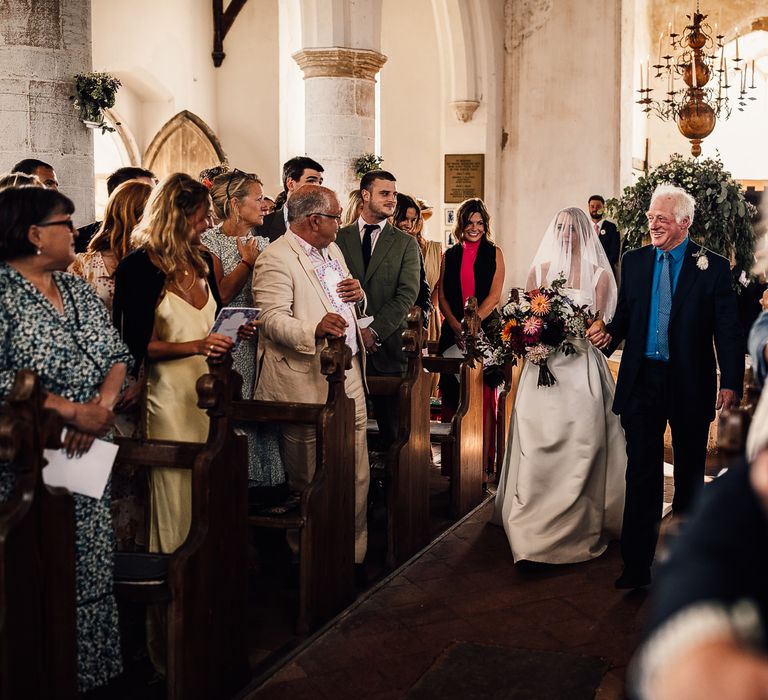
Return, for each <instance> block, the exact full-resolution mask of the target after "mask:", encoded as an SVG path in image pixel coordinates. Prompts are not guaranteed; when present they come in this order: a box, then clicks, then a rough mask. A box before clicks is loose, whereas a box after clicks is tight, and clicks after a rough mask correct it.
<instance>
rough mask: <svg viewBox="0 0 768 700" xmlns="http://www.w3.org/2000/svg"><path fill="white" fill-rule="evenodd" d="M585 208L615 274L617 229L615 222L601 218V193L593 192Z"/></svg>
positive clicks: (618, 247)
mask: <svg viewBox="0 0 768 700" xmlns="http://www.w3.org/2000/svg"><path fill="white" fill-rule="evenodd" d="M587 208H588V209H589V216H590V218H591V219H592V226H593V227H594V229H595V233H596V234H597V237H598V239H599V240H600V243H602V245H603V250H605V254H606V255H607V256H608V262H609V263H611V268H612V269H613V274H614V275H615V274H616V265H617V263H618V262H619V254H620V252H621V238H619V230H618V229H617V228H616V224H614V223H613V222H612V221H608V219H604V218H603V217H604V216H605V199H603V196H602V195H599V194H593V195H592V196H591V197H590V198H589V201H588V202H587Z"/></svg>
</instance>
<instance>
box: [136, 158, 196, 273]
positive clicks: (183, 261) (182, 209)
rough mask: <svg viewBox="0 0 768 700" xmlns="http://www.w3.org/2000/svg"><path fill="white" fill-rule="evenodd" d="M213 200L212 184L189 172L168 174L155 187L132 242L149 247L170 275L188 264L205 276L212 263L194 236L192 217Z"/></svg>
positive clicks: (155, 259) (154, 260) (148, 250)
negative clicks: (208, 186) (202, 181)
mask: <svg viewBox="0 0 768 700" xmlns="http://www.w3.org/2000/svg"><path fill="white" fill-rule="evenodd" d="M210 201H211V200H210V195H209V194H208V188H207V187H206V186H205V185H203V184H202V183H200V182H197V181H196V180H194V179H192V178H191V177H190V176H189V175H187V174H186V173H173V174H172V175H168V177H166V178H164V179H163V180H161V181H160V184H159V185H157V187H155V189H154V190H152V194H151V195H150V196H149V201H148V202H147V206H146V207H145V208H144V215H143V216H142V217H141V221H140V222H139V223H138V225H137V226H136V228H135V229H134V230H133V235H132V236H131V244H132V246H133V247H135V248H143V249H144V250H146V251H147V252H148V253H149V255H150V258H151V259H152V262H153V263H154V264H155V265H157V267H159V268H160V269H161V270H162V271H163V273H164V274H165V275H166V276H167V277H170V276H172V275H173V274H175V273H176V271H177V270H181V269H182V268H183V267H184V266H185V265H190V266H191V267H192V268H193V269H194V270H195V272H197V274H198V275H200V276H201V277H205V275H206V274H207V273H208V266H207V265H206V263H205V260H204V259H203V256H202V255H201V247H200V244H195V243H193V242H192V241H191V240H190V235H189V233H190V231H189V230H190V225H189V218H190V217H191V216H192V215H193V214H195V212H197V211H198V210H199V209H200V208H201V207H209V206H210Z"/></svg>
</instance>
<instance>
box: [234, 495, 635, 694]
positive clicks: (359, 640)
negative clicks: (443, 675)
mask: <svg viewBox="0 0 768 700" xmlns="http://www.w3.org/2000/svg"><path fill="white" fill-rule="evenodd" d="M492 512H493V501H489V502H487V503H486V504H484V505H483V506H481V507H480V508H479V509H478V510H477V511H476V512H475V513H474V514H472V515H471V516H469V517H468V518H467V519H466V520H465V521H464V522H462V523H461V524H460V525H458V526H457V527H456V528H455V529H453V530H451V531H449V532H448V533H447V534H446V535H445V536H444V537H443V538H442V539H440V540H438V541H437V542H436V543H435V544H433V545H432V547H430V548H429V549H428V550H427V551H425V552H424V553H423V554H422V555H421V556H420V557H419V558H418V559H417V560H416V561H414V562H413V563H412V564H411V565H410V566H408V567H407V568H405V569H404V570H402V571H401V572H400V574H399V575H398V576H397V577H395V578H393V579H391V580H390V581H388V582H387V583H385V584H384V585H383V586H382V587H380V588H378V589H376V590H374V591H373V593H372V594H370V595H369V596H368V597H367V598H365V599H364V600H363V601H362V602H361V603H360V604H358V605H357V606H356V607H354V608H353V609H351V610H350V611H348V612H347V613H346V614H344V615H343V616H342V617H341V618H340V619H339V620H337V622H336V623H335V624H334V625H333V626H332V627H331V628H330V629H329V630H327V631H326V632H325V633H324V634H322V635H320V636H319V637H318V638H316V639H315V640H314V641H313V642H312V643H311V644H310V645H309V646H308V647H307V648H305V649H304V650H303V651H302V652H300V653H299V654H298V655H297V656H296V657H294V658H293V660H292V661H290V662H289V663H288V664H287V665H285V666H284V667H282V668H281V669H280V670H279V671H277V673H275V674H274V675H273V676H272V677H271V678H270V679H269V680H268V681H267V682H266V683H265V684H264V685H262V686H261V688H259V689H258V690H256V691H254V692H252V693H250V694H248V695H244V696H243V697H247V698H249V699H250V698H253V699H254V700H266V699H268V698H269V699H271V698H275V699H277V698H287V697H290V698H292V699H293V700H300V699H302V698H307V699H309V698H313V699H316V698H334V699H335V700H337V699H343V698H360V697H366V698H372V699H373V698H400V697H405V696H407V695H408V692H409V690H410V689H411V688H413V686H414V685H415V684H416V683H418V682H419V680H420V679H421V678H422V676H424V674H425V673H427V672H428V671H429V669H430V667H432V666H433V664H435V665H439V664H440V663H441V655H442V654H443V652H444V651H445V650H446V648H447V647H449V646H451V645H452V644H453V643H454V642H457V641H458V642H469V643H475V644H483V645H489V646H496V647H501V648H503V649H509V648H515V649H529V650H534V651H548V652H567V653H569V654H574V655H585V656H589V657H602V658H603V659H604V660H605V661H606V662H607V667H608V671H607V673H606V674H605V676H604V677H603V680H602V683H601V685H600V690H599V692H598V694H597V695H596V697H597V698H599V700H608V699H611V698H621V697H623V682H624V677H625V674H626V666H627V663H628V661H629V659H630V656H631V654H632V651H633V649H634V647H635V644H636V640H637V638H638V635H639V633H640V629H641V625H642V619H643V614H644V613H645V611H646V608H647V606H646V605H645V604H644V603H645V601H646V593H645V592H635V593H630V594H627V593H624V592H621V591H617V590H616V589H615V588H614V586H613V581H614V579H615V577H616V575H617V573H618V572H619V570H620V569H621V558H620V554H619V547H618V543H613V544H612V545H611V546H610V547H609V549H608V551H607V552H606V554H604V555H603V556H602V557H600V558H598V559H597V560H594V561H591V562H587V563H583V564H573V565H565V566H548V565H537V564H530V563H526V564H522V565H518V566H515V565H514V564H513V563H512V557H511V554H510V552H509V546H508V544H507V540H506V538H505V536H504V531H503V530H502V529H501V528H497V527H495V526H493V525H491V524H490V523H489V522H488V521H489V519H490V516H491V513H492ZM491 651H495V650H491ZM506 678H507V679H508V681H509V683H510V684H512V683H514V677H513V674H507V675H506ZM563 691H564V693H565V691H566V688H565V687H564V688H563ZM562 697H565V694H563V695H562Z"/></svg>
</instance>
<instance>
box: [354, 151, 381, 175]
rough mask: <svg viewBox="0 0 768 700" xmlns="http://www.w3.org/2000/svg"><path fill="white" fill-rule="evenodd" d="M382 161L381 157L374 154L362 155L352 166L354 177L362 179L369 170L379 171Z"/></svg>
mask: <svg viewBox="0 0 768 700" xmlns="http://www.w3.org/2000/svg"><path fill="white" fill-rule="evenodd" d="M383 162H384V159H383V158H382V157H381V156H377V155H376V154H375V153H363V155H361V156H360V157H359V158H358V159H357V160H356V161H355V162H354V163H353V164H352V167H353V168H354V169H355V175H357V176H358V177H362V176H363V175H365V174H366V173H369V172H371V170H381V164H382V163H383Z"/></svg>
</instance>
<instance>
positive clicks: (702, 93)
mask: <svg viewBox="0 0 768 700" xmlns="http://www.w3.org/2000/svg"><path fill="white" fill-rule="evenodd" d="M686 17H687V18H688V20H689V21H690V24H688V25H686V27H685V28H684V29H683V30H682V31H681V33H680V34H677V33H675V28H674V27H673V26H672V24H671V23H670V25H669V32H668V35H667V36H668V38H669V48H668V49H667V55H662V53H663V51H662V39H663V37H664V35H663V34H662V35H661V36H660V37H659V53H658V61H657V63H656V65H653V66H652V65H651V64H650V59H649V60H648V62H647V63H646V65H645V69H643V65H642V64H640V90H638V92H639V93H640V99H639V100H637V104H639V105H642V107H643V112H645V113H646V114H648V116H649V117H650V115H651V113H654V114H656V116H658V117H659V118H660V119H662V120H664V121H675V122H676V123H677V128H678V129H679V130H680V133H681V134H682V135H683V136H685V138H687V139H688V140H689V141H690V142H691V154H692V155H694V156H699V155H701V142H702V140H703V139H705V138H706V137H707V136H709V135H710V134H711V133H712V130H713V129H714V128H715V124H716V123H717V120H718V119H723V120H725V119H728V117H729V116H730V115H731V111H732V109H733V107H734V106H735V107H736V108H737V109H738V110H739V111H743V110H744V108H745V107H746V106H747V105H748V104H749V102H750V101H752V100H755V99H756V98H755V97H753V96H752V95H750V94H749V93H750V91H751V90H754V89H755V62H754V61H752V64H751V70H752V76H751V83H750V81H749V79H748V72H749V70H748V69H749V66H748V65H747V62H746V61H745V60H744V58H742V57H740V56H739V37H738V35H737V36H736V55H735V57H733V58H731V59H730V65H729V60H728V59H727V58H726V57H725V44H724V43H723V39H725V35H724V34H722V33H718V32H717V24H716V25H715V32H713V31H712V28H711V27H710V26H709V24H707V23H705V20H706V19H707V15H703V14H701V12H699V2H698V0H697V1H696V6H695V9H694V11H693V13H692V14H691V15H686ZM713 33H714V37H713ZM651 69H653V73H651ZM643 73H645V76H643ZM644 78H645V82H643V79H644ZM651 78H653V79H654V80H656V82H657V83H660V87H659V88H658V89H659V92H658V93H657V94H658V95H660V99H657V98H655V97H654V96H652V95H653V93H654V90H655V89H654V88H652V87H651ZM680 78H681V79H682V83H683V84H682V85H681V86H680V87H679V88H678V87H677V86H676V85H675V83H676V81H677V80H678V79H680ZM734 87H735V88H736V97H735V98H733V97H731V96H730V95H729V91H731V88H734ZM665 88H666V89H665Z"/></svg>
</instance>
